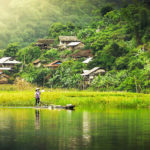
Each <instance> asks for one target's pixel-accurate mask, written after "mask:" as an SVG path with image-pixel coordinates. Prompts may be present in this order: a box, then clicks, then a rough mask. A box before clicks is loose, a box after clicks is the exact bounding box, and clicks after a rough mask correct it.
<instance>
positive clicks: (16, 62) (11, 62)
mask: <svg viewBox="0 0 150 150" xmlns="http://www.w3.org/2000/svg"><path fill="white" fill-rule="evenodd" d="M3 64H21V62H20V61H17V60H12V61H11V60H8V61H5V62H4V63H3Z"/></svg>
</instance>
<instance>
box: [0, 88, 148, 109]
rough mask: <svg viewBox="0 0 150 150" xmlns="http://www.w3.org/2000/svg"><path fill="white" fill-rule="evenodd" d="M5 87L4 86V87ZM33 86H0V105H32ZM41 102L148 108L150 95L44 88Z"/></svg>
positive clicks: (85, 106)
mask: <svg viewBox="0 0 150 150" xmlns="http://www.w3.org/2000/svg"><path fill="white" fill-rule="evenodd" d="M4 87H5V88H4ZM34 93H35V88H34V87H32V88H31V87H30V89H25V90H19V89H18V88H17V87H15V86H9V87H7V86H3V88H2V87H1V86H0V106H1V107H2V106H34V105H35V98H34ZM41 102H42V104H41V105H43V104H46V105H50V104H55V105H66V104H73V105H76V106H77V107H79V108H87V107H89V108H90V107H93V108H94V107H96V108H99V107H100V108H102V107H103V108H149V107H150V95H149V94H137V93H127V92H91V91H76V90H60V89H45V92H42V93H41Z"/></svg>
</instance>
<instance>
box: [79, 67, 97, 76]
mask: <svg viewBox="0 0 150 150" xmlns="http://www.w3.org/2000/svg"><path fill="white" fill-rule="evenodd" d="M98 69H99V67H95V68H93V69H91V70H89V71H86V72H85V73H83V74H81V75H82V76H87V75H89V74H91V73H93V72H95V71H96V70H98Z"/></svg>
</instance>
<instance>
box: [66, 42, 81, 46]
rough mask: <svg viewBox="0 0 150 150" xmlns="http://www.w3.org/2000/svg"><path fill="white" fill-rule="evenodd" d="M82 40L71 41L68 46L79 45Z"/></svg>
mask: <svg viewBox="0 0 150 150" xmlns="http://www.w3.org/2000/svg"><path fill="white" fill-rule="evenodd" d="M80 43H81V42H71V43H69V44H68V45H67V46H77V45H79V44H80Z"/></svg>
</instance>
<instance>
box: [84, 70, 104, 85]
mask: <svg viewBox="0 0 150 150" xmlns="http://www.w3.org/2000/svg"><path fill="white" fill-rule="evenodd" d="M105 73H106V71H105V70H104V69H100V67H94V68H93V69H91V70H83V73H82V74H81V76H83V78H84V84H85V85H89V84H90V83H91V82H92V80H93V79H94V78H95V77H96V76H98V75H104V74H105Z"/></svg>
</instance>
